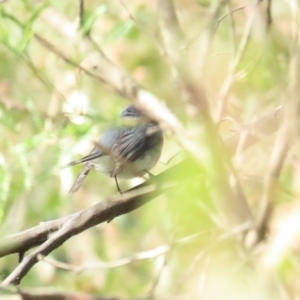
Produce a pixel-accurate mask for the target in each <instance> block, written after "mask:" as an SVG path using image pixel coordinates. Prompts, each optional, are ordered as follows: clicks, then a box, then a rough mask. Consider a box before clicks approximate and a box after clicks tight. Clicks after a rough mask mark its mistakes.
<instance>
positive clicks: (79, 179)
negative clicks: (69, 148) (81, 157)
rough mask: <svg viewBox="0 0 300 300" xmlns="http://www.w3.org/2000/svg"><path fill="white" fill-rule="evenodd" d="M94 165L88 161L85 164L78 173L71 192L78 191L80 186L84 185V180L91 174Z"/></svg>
mask: <svg viewBox="0 0 300 300" xmlns="http://www.w3.org/2000/svg"><path fill="white" fill-rule="evenodd" d="M93 167H94V165H93V164H92V163H91V162H90V161H88V162H86V163H85V164H84V166H83V168H82V170H81V171H80V173H79V174H78V176H77V178H76V180H75V182H74V184H73V186H72V187H71V189H70V191H69V194H74V193H75V192H77V191H78V189H79V188H80V186H81V185H82V183H83V181H84V180H85V178H86V176H87V175H88V174H89V172H90V171H91V169H92V168H93Z"/></svg>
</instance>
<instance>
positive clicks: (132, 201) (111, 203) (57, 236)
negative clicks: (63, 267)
mask: <svg viewBox="0 0 300 300" xmlns="http://www.w3.org/2000/svg"><path fill="white" fill-rule="evenodd" d="M162 191H164V192H166V191H167V189H165V188H164V189H161V188H156V187H155V186H154V185H153V184H150V185H149V184H148V185H147V186H144V187H143V188H142V189H139V191H136V189H135V188H134V189H132V190H131V191H130V192H127V193H126V194H125V195H121V196H116V197H112V199H110V200H107V201H103V202H100V203H98V204H96V205H94V206H92V207H90V208H88V209H86V210H83V211H81V212H78V213H75V214H73V215H70V216H68V217H67V218H65V219H64V220H63V222H62V224H61V227H60V228H59V229H58V231H57V232H55V233H54V234H53V235H52V236H50V237H49V238H48V239H47V240H46V241H45V242H44V243H43V244H42V245H41V246H39V247H38V248H37V249H36V250H34V251H33V252H32V253H30V254H29V255H27V256H25V257H24V259H23V260H22V262H21V263H20V264H19V265H18V266H17V267H16V269H15V270H14V271H13V272H12V273H11V274H10V275H9V276H8V277H7V278H6V279H5V280H4V281H3V282H2V284H1V285H2V286H7V285H9V284H19V283H20V281H21V280H22V278H23V277H24V276H25V275H26V274H27V273H28V271H29V270H30V269H31V268H32V267H33V266H34V265H35V264H36V263H37V262H38V255H40V254H41V255H43V256H47V255H48V254H49V253H51V252H52V251H53V250H54V249H56V248H58V247H59V246H61V245H62V244H63V243H64V242H65V241H67V240H68V239H69V238H71V237H72V236H74V235H77V234H79V233H80V232H82V231H84V230H86V229H88V228H90V227H92V226H95V225H98V224H100V223H103V222H105V221H110V220H112V219H114V218H115V217H117V216H119V215H122V214H125V213H128V212H130V211H133V210H135V209H137V208H138V207H140V206H142V205H143V204H145V203H147V202H149V201H150V200H151V199H153V198H154V197H156V196H157V195H158V194H160V193H162Z"/></svg>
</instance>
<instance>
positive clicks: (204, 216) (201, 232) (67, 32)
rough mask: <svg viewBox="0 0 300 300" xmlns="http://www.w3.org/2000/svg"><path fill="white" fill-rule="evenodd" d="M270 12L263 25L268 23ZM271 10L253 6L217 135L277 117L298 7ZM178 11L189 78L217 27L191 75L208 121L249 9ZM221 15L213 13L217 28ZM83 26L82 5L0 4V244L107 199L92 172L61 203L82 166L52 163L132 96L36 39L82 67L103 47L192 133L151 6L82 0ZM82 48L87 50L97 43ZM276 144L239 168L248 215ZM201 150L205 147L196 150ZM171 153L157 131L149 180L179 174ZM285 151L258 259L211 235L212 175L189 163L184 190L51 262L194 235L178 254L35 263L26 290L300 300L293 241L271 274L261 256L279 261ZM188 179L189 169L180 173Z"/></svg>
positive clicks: (287, 205) (84, 141) (289, 191)
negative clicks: (107, 265) (64, 266)
mask: <svg viewBox="0 0 300 300" xmlns="http://www.w3.org/2000/svg"><path fill="white" fill-rule="evenodd" d="M269 2H270V3H271V4H272V10H271V12H272V22H271V24H270V25H269V26H268V25H267V23H268V22H267V13H266V9H267V3H269ZM269 2H268V1H261V4H260V5H259V6H258V9H257V11H256V16H255V21H254V23H253V26H252V27H251V31H250V36H249V40H248V43H247V45H246V48H245V49H244V51H243V55H242V57H241V60H240V62H239V64H238V66H237V69H236V72H235V75H234V80H233V84H232V86H231V88H230V93H229V96H228V99H227V102H226V106H225V109H224V114H223V116H222V117H223V118H224V122H222V124H221V126H220V134H221V135H222V136H223V137H228V136H230V135H231V133H232V131H237V130H238V129H239V128H240V127H241V126H243V125H244V124H247V123H249V122H251V121H253V120H255V119H257V118H258V117H259V116H262V115H264V114H265V113H269V112H272V111H274V109H275V108H276V107H277V106H278V105H279V104H280V103H281V101H282V99H283V98H284V96H285V95H286V89H287V86H288V83H289V82H288V81H289V68H290V59H291V57H290V49H291V47H292V45H293V41H294V40H293V35H294V26H295V24H297V20H299V3H298V4H297V0H294V1H293V0H291V1H281V0H277V1H269ZM175 3H176V9H177V14H178V19H179V22H180V24H181V26H182V29H183V31H184V33H185V35H186V37H187V38H186V41H187V45H188V46H187V49H185V52H184V53H185V55H186V56H187V60H188V61H190V62H192V63H191V65H192V66H195V70H193V71H194V72H196V73H197V72H198V70H197V67H198V66H199V61H201V59H203V57H199V54H201V53H202V50H203V48H204V46H203V43H204V41H205V37H206V36H207V32H208V31H209V26H211V25H210V24H213V30H212V32H213V34H212V36H211V44H210V48H209V53H208V56H207V57H206V59H205V64H204V68H203V70H199V73H201V74H200V75H199V80H202V82H203V84H204V87H205V90H206V92H207V95H208V99H209V102H210V107H211V112H212V114H213V115H214V114H215V110H216V108H217V106H218V99H219V94H220V90H221V88H222V85H223V83H224V81H225V78H226V76H227V70H228V68H229V66H230V64H231V63H232V60H233V58H234V55H235V54H236V53H237V49H238V45H239V43H240V41H241V39H242V36H243V33H244V30H245V26H246V21H247V19H248V18H249V14H250V8H249V7H250V4H251V3H252V1H240V0H234V1H221V0H218V1H217V0H214V1H208V0H199V1H195V0H188V1H186V0H177V1H175ZM222 3H223V4H222ZM219 5H221V6H220V7H221V8H220V11H219V15H218V16H217V17H216V18H215V19H213V15H214V14H213V13H214V12H215V11H216V10H217V8H218V6H219ZM237 8H238V9H237ZM296 9H298V11H297V10H296ZM230 11H232V13H231V14H230V13H229V12H230ZM128 12H130V15H129V13H128ZM81 17H82V19H81V20H80V15H79V2H77V1H70V0H65V1H54V0H51V1H50V0H49V1H38V0H23V1H7V2H4V3H1V4H0V149H1V150H0V151H1V152H0V166H1V168H0V223H1V228H2V229H1V230H0V232H1V236H4V235H8V234H11V233H15V232H20V231H22V230H24V229H26V228H29V227H31V226H35V225H37V224H39V223H40V222H44V221H47V220H51V219H56V218H59V217H62V216H65V215H68V214H71V213H73V212H75V211H78V210H80V209H83V208H86V207H88V206H90V205H92V204H94V203H97V202H99V201H102V200H105V199H106V198H107V197H108V196H110V195H112V194H115V192H116V189H115V185H114V181H113V180H111V179H110V178H106V177H105V176H102V175H99V174H96V172H92V173H91V174H90V175H89V178H88V179H87V180H86V182H85V183H84V185H83V186H82V188H81V189H80V190H79V191H78V192H77V193H76V194H75V195H73V196H72V197H70V196H68V190H69V188H70V186H71V184H72V182H73V180H74V179H75V176H76V174H77V172H79V169H80V167H75V168H74V169H63V170H62V169H61V166H62V165H64V164H65V163H67V162H69V161H71V160H73V159H77V158H79V157H80V156H81V155H85V154H87V153H88V152H89V151H90V149H91V148H92V147H93V141H94V140H96V139H97V138H98V137H99V136H100V135H101V132H103V131H104V130H105V128H106V127H107V126H108V124H111V123H114V122H116V120H117V119H118V115H119V113H120V111H121V110H122V109H123V108H124V107H125V106H126V105H127V104H128V102H126V101H127V100H126V99H123V98H122V97H121V96H119V95H116V94H114V93H113V92H112V91H111V89H109V88H107V86H105V85H103V84H102V83H100V82H99V81H96V80H95V79H93V78H91V77H88V76H87V75H86V74H84V73H82V72H80V70H78V68H76V67H74V66H71V65H68V64H67V63H65V62H64V61H63V60H62V59H61V58H59V57H57V56H56V55H55V54H53V53H52V52H51V51H50V50H49V49H47V48H46V47H44V46H43V45H41V44H40V43H39V41H38V40H37V39H35V34H39V35H41V36H42V37H43V38H45V39H46V40H48V41H50V42H51V43H53V44H54V45H56V47H57V48H58V49H60V50H61V51H62V52H63V53H65V54H67V55H69V57H70V58H72V59H73V60H74V61H75V62H76V63H78V64H80V63H81V62H83V61H84V60H85V59H86V58H88V57H89V56H91V55H92V54H93V53H94V52H97V47H95V44H96V45H98V47H100V48H101V49H102V50H103V51H104V52H105V53H106V54H107V55H108V57H109V58H110V59H112V61H114V62H115V63H116V64H117V65H119V66H120V67H122V68H124V69H125V70H126V71H127V72H128V73H129V74H131V75H132V76H133V77H134V78H136V80H137V81H138V82H140V83H141V85H143V86H144V87H146V88H147V89H149V90H150V91H151V92H153V93H154V94H156V95H157V96H158V97H159V98H161V99H164V101H165V103H166V105H167V106H168V107H170V109H171V110H172V111H174V112H175V113H176V115H178V117H179V118H181V119H182V121H183V123H184V124H185V125H186V127H187V128H192V127H193V126H194V124H192V123H189V116H188V112H189V110H188V109H187V110H186V111H182V109H181V108H182V101H181V99H180V97H179V93H178V86H177V83H176V80H174V78H173V76H172V70H171V68H170V66H169V64H168V60H167V58H166V57H165V56H164V53H163V52H162V49H160V47H158V45H161V36H160V34H159V29H158V28H159V26H158V22H159V20H158V16H157V11H156V8H155V5H154V4H153V3H152V2H151V1H141V0H130V1H129V0H128V1H127V0H122V1H119V0H111V1H104V0H100V1H99V0H98V1H95V0H91V1H85V3H84V12H83V15H82V16H81ZM218 19H219V23H218V26H217V21H218ZM298 30H299V27H298ZM298 34H299V31H298ZM89 38H92V40H93V41H94V44H93V45H92V46H91V44H90V43H89ZM200 78H201V79H200ZM258 135H259V133H258ZM273 141H274V135H272V136H268V137H264V139H263V142H261V143H259V144H257V145H255V146H253V147H251V148H250V149H248V150H247V151H245V152H244V153H241V154H240V156H239V159H238V161H236V162H235V167H236V170H237V172H238V174H239V179H240V181H241V186H242V188H243V191H244V193H245V195H246V198H247V200H248V202H249V204H250V206H251V207H252V208H253V211H254V213H256V212H257V210H258V206H259V201H260V200H261V197H262V193H263V183H264V177H265V175H266V172H267V170H268V167H269V162H270V154H271V153H272V147H273ZM201 147H202V146H201V141H200V145H199V151H201ZM180 150H182V149H181V148H180V146H179V143H178V142H177V141H176V140H175V139H174V138H173V136H171V135H170V134H169V133H168V132H166V133H165V146H164V150H163V154H162V157H161V162H162V163H159V164H158V165H157V166H156V167H155V169H153V173H154V174H157V173H160V172H162V171H163V170H165V169H167V168H168V167H169V166H170V165H173V164H175V163H176V162H177V161H178V160H179V159H177V158H175V159H174V160H172V162H171V163H170V164H169V165H168V166H166V165H164V164H163V162H166V161H168V160H169V159H170V158H171V157H172V156H173V155H175V154H176V153H178V152H179V151H180ZM294 152H295V153H294ZM294 152H293V153H292V154H291V155H290V156H289V157H288V159H287V163H286V165H285V166H284V168H283V172H282V173H281V176H280V179H279V185H280V186H279V187H277V188H278V189H279V194H278V196H277V197H276V201H275V203H274V217H273V218H272V220H271V223H270V225H269V235H270V236H271V238H270V240H268V241H267V242H266V243H265V244H266V245H265V248H264V250H261V248H260V246H261V247H262V248H263V247H264V245H259V246H257V248H255V250H253V251H252V250H251V251H250V250H249V249H245V247H244V246H243V244H242V242H241V241H240V240H239V239H237V238H236V236H235V234H234V233H231V232H228V231H226V229H224V228H223V227H222V226H220V223H221V221H220V219H221V216H220V215H219V212H218V210H217V209H216V207H215V204H214V202H213V201H212V193H211V190H214V189H218V187H216V186H212V184H211V182H210V174H205V172H204V171H203V168H202V167H201V166H199V165H198V164H196V163H195V164H194V165H193V166H189V167H187V166H186V167H185V168H195V170H196V172H198V173H199V176H197V177H196V178H193V180H189V179H187V180H186V182H182V184H178V185H177V186H176V187H174V188H173V189H172V191H171V192H169V193H166V194H164V195H162V196H160V197H158V198H157V199H155V200H154V201H151V202H150V203H148V204H147V205H145V206H143V207H141V208H140V209H138V210H137V211H134V212H132V213H130V214H127V215H124V216H121V217H118V218H117V219H115V220H113V221H112V222H111V223H108V224H102V225H100V226H96V227H95V228H92V229H90V230H88V231H86V232H84V233H82V234H80V235H78V236H75V237H73V238H72V239H70V240H69V241H68V242H67V243H66V244H64V245H63V246H61V247H60V248H59V249H57V250H55V251H54V252H53V253H52V254H51V255H50V256H51V257H52V258H55V259H56V260H59V261H63V262H66V263H69V264H72V265H76V266H78V265H84V264H86V263H97V262H102V261H103V262H107V261H115V260H118V259H120V258H123V257H127V256H131V255H133V254H134V253H137V252H140V251H145V250H151V249H154V248H156V247H159V246H161V245H170V247H171V246H172V245H173V243H175V242H176V241H177V240H178V239H180V238H183V237H186V236H191V235H194V234H196V237H195V238H193V239H191V241H190V242H188V243H182V244H179V245H174V247H171V248H172V249H171V251H169V252H168V253H167V254H166V255H164V256H160V257H155V258H153V259H149V260H143V261H136V262H133V263H131V264H128V265H125V266H122V267H118V268H115V269H96V270H89V271H85V272H82V273H80V274H77V273H76V272H71V271H65V270H60V269H59V268H56V267H55V266H52V265H49V264H48V263H46V262H40V263H38V264H37V265H36V266H35V267H34V268H33V269H32V270H31V271H30V272H29V274H28V275H27V276H26V277H25V278H24V280H23V281H22V285H21V286H26V287H46V286H48V287H49V286H51V287H53V289H63V290H72V291H75V290H76V291H81V292H86V293H89V294H94V295H105V296H106V295H107V296H109V295H113V296H116V297H118V296H119V297H125V298H128V299H133V298H135V297H138V296H141V295H142V296H144V295H147V294H149V293H150V294H151V293H153V294H155V295H158V298H159V296H162V297H163V296H166V297H169V298H170V299H176V297H178V298H180V297H182V298H180V299H222V300H224V299H230V300H233V299H272V300H274V299H296V295H297V294H299V280H298V279H297V278H299V272H300V270H299V249H300V248H299V242H300V239H299V236H297V239H296V240H295V244H293V245H291V246H289V247H287V250H286V251H285V252H284V253H283V254H282V253H281V256H280V255H278V257H275V259H274V260H273V261H272V264H271V266H270V265H268V263H266V261H267V258H266V257H264V253H273V252H272V250H274V251H275V252H276V249H275V248H274V249H273V248H272V247H275V246H276V245H275V246H274V244H272V241H273V240H272V236H273V237H274V236H275V237H276V233H277V232H278V230H279V229H278V228H280V226H281V223H280V222H281V220H285V218H287V216H288V215H289V213H290V212H291V211H294V210H297V209H299V206H298V205H297V203H298V202H297V201H299V200H298V199H297V195H298V194H297V188H298V186H297V183H298V182H297V180H296V179H295V176H296V175H297V174H298V173H297V172H296V170H295V169H296V167H295V164H293V161H294V160H293V159H296V158H297V153H296V151H294ZM298 156H299V155H298ZM295 157H296V158H295ZM183 172H186V170H185V169H182V173H183ZM208 173H209V172H208ZM137 182H139V181H138V180H132V181H123V182H121V187H122V189H126V188H129V187H131V186H133V185H135V184H136V183H137ZM295 194H296V195H295ZM232 209H233V210H234V209H236V208H234V207H233V208H232ZM290 226H293V223H292V225H290ZM297 226H299V225H297ZM289 228H290V227H288V230H289ZM276 230H277V231H276ZM272 234H273V235H272ZM274 239H275V238H274ZM262 244H263V243H262ZM268 247H270V249H269V248H268ZM265 249H267V250H265ZM268 249H269V250H268ZM268 251H269V252H268ZM276 253H277V252H276ZM16 265H17V256H16V255H11V256H8V257H5V258H1V264H0V274H1V276H2V278H5V277H6V276H8V274H10V273H11V272H12V270H13V269H14V268H15V267H16ZM0 293H1V292H0ZM169 298H168V299H169Z"/></svg>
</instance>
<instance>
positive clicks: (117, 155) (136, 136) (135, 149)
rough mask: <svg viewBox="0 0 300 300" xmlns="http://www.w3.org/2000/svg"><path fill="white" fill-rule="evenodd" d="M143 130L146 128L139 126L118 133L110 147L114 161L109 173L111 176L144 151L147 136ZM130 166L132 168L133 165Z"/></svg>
mask: <svg viewBox="0 0 300 300" xmlns="http://www.w3.org/2000/svg"><path fill="white" fill-rule="evenodd" d="M145 131H146V128H145V127H144V126H141V127H138V128H137V127H135V128H132V129H131V130H124V131H123V132H122V134H120V135H119V137H118V139H117V140H116V142H115V144H114V145H113V146H112V149H111V157H112V158H113V159H114V160H115V161H116V167H115V169H114V170H113V172H112V173H111V177H114V176H116V175H117V174H118V173H119V172H120V171H121V170H122V168H123V166H124V165H126V164H127V165H128V164H130V163H132V162H134V161H135V160H137V159H138V158H139V157H141V156H142V155H143V154H144V153H145V151H146V150H147V143H146V140H147V138H148V137H147V135H146V134H145ZM132 167H133V168H134V166H132ZM133 171H134V169H133Z"/></svg>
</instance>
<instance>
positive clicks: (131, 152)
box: [65, 105, 163, 194]
mask: <svg viewBox="0 0 300 300" xmlns="http://www.w3.org/2000/svg"><path fill="white" fill-rule="evenodd" d="M120 117H121V121H122V122H123V123H125V124H122V125H121V126H115V127H110V128H108V129H107V130H106V131H105V132H104V134H103V135H102V136H101V138H100V139H99V141H98V143H97V144H96V145H95V147H94V149H93V150H92V152H91V154H89V155H87V156H85V157H83V158H81V159H79V160H76V161H73V162H70V163H68V164H67V165H66V166H65V167H71V166H74V165H77V164H82V163H84V166H83V168H82V170H81V172H80V173H79V175H78V176H77V178H76V181H75V183H74V184H73V186H72V188H71V189H70V191H69V193H70V194H72V193H75V192H76V191H77V190H78V189H79V188H80V186H81V184H82V183H83V181H84V179H85V178H86V176H87V175H88V173H89V172H90V170H91V169H92V168H95V169H96V170H97V171H100V172H101V173H104V174H107V175H109V176H110V177H114V179H115V182H116V186H117V189H118V192H119V193H121V190H120V187H119V184H118V179H117V178H125V179H130V178H134V177H141V176H143V175H145V174H146V173H149V170H151V169H152V168H153V167H154V166H155V165H156V163H157V162H158V160H159V158H160V155H161V151H162V146H163V134H162V131H161V129H160V127H159V126H158V124H157V123H156V122H154V121H151V120H149V119H147V118H146V116H144V115H143V113H142V112H141V111H140V110H139V109H137V108H136V107H135V106H134V105H129V106H128V107H126V108H125V109H124V110H123V111H122V113H121V116H120ZM128 121H129V122H130V124H129V125H128Z"/></svg>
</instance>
